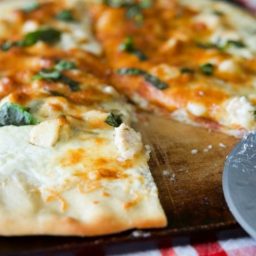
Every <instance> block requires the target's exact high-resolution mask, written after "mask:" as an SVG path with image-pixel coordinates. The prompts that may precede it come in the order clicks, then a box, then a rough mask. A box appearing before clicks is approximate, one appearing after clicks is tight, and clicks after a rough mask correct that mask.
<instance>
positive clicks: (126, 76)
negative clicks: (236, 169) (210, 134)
mask: <svg viewBox="0 0 256 256" xmlns="http://www.w3.org/2000/svg"><path fill="white" fill-rule="evenodd" d="M91 2H93V3H91V4H90V7H89V9H90V13H91V16H92V19H93V21H94V22H93V25H94V31H95V35H96V36H97V38H98V39H99V41H100V43H101V45H102V46H103V52H104V54H105V58H106V60H107V62H108V64H109V66H110V68H111V69H112V81H113V84H114V85H115V87H116V88H117V89H118V90H119V91H120V92H121V93H123V94H125V95H127V96H128V97H129V98H130V99H131V100H132V101H134V102H135V103H136V104H137V105H140V106H141V107H143V108H144V109H146V110H155V111H156V112H157V113H162V114H164V115H166V116H168V117H171V118H173V119H176V120H179V121H181V122H185V123H188V124H192V125H197V126H203V127H206V128H209V129H211V130H215V131H216V130H217V131H221V132H225V133H227V134H231V135H234V136H238V137H240V136H242V135H243V134H245V133H246V132H248V131H252V130H255V128H256V120H255V104H256V93H255V88H256V30H255V27H254V26H253V25H252V24H255V18H254V17H252V16H250V15H249V14H247V13H244V12H243V11H241V10H238V9H237V8H236V7H234V6H231V5H228V4H225V3H223V2H214V1H205V0H197V1H189V0H179V1H168V0H158V1H150V0H141V1H132V0H131V1H126V0H124V1H121V0H116V1H114V0H105V1H102V3H101V4H95V1H91Z"/></svg>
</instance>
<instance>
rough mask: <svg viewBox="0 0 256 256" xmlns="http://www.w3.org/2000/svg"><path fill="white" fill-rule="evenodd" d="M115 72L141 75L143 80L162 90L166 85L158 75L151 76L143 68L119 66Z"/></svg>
mask: <svg viewBox="0 0 256 256" xmlns="http://www.w3.org/2000/svg"><path fill="white" fill-rule="evenodd" d="M117 74H119V75H133V76H143V77H144V79H145V81H147V82H148V83H150V84H151V85H152V86H154V87H155V88H157V89H159V90H164V89H166V88H167V87H168V84H167V83H165V82H163V81H161V80H160V79H159V78H158V77H156V76H153V75H151V74H149V73H147V72H146V71H144V70H141V69H138V68H121V69H118V70H117Z"/></svg>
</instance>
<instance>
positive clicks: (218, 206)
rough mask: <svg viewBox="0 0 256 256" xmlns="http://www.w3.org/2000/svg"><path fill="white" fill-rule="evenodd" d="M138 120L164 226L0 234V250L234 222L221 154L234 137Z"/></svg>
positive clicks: (62, 246) (151, 118)
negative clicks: (91, 234)
mask: <svg viewBox="0 0 256 256" xmlns="http://www.w3.org/2000/svg"><path fill="white" fill-rule="evenodd" d="M138 120H139V122H138V124H137V129H138V130H140V131H141V133H142V135H143V139H144V142H145V143H146V144H149V145H150V146H151V148H152V153H151V160H150V167H151V171H152V174H153V176H154V179H155V181H156V184H157V186H158V189H159V195H160V200H161V203H162V205H163V207H164V210H165V212H166V215H167V216H168V222H169V225H168V227H167V228H165V229H159V230H149V231H145V232H137V231H128V232H124V233H122V234H116V235H112V236H105V237H97V238H58V237H23V238H0V254H1V253H2V254H3V255H5V254H6V253H21V252H44V253H46V251H58V250H71V249H74V250H78V249H79V248H83V247H87V246H88V247H89V246H99V245H106V244H111V243H121V242H127V241H134V240H135V241H136V240H139V241H140V240H142V239H160V238H164V237H170V236H174V235H179V234H188V233H191V232H202V231H209V230H216V229H220V228H226V227H230V226H232V225H234V224H235V222H234V219H233V218H232V216H231V214H230V213H229V211H228V209H227V206H226V204H225V201H224V197H223V193H222V186H221V178H222V171H223V165H224V161H225V158H226V156H227V155H228V153H229V152H230V151H231V149H232V147H233V146H234V144H235V143H237V141H238V140H237V139H235V138H233V137H230V136H227V135H224V134H219V133H216V132H210V131H208V130H206V129H203V128H198V127H192V126H188V125H185V124H181V123H178V122H175V121H172V120H169V119H165V118H163V117H157V116H155V115H152V114H146V113H140V114H138Z"/></svg>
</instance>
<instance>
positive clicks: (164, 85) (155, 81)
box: [144, 73, 168, 90]
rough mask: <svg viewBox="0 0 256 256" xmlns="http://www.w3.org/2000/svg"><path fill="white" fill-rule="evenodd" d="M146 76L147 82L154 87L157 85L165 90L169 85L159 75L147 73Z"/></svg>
mask: <svg viewBox="0 0 256 256" xmlns="http://www.w3.org/2000/svg"><path fill="white" fill-rule="evenodd" d="M144 78H145V80H146V81H147V82H149V83H150V84H152V85H153V86H154V87H156V88H157V89H159V90H164V89H166V88H167V87H168V85H167V83H165V82H163V81H161V80H160V79H159V78H158V77H156V76H153V75H151V74H148V73H147V74H145V75H144Z"/></svg>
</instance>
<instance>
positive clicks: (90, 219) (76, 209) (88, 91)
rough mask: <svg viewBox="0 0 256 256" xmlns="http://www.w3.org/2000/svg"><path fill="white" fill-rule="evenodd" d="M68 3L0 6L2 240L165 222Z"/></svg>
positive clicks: (79, 17)
mask: <svg viewBox="0 0 256 256" xmlns="http://www.w3.org/2000/svg"><path fill="white" fill-rule="evenodd" d="M73 2H74V1H73ZM73 5H74V4H72V5H70V3H68V4H67V3H64V1H63V2H62V1H42V2H29V4H26V5H24V1H22V3H21V1H19V2H18V1H17V2H16V1H15V2H14V1H7V3H6V4H5V3H1V6H0V10H1V14H0V17H1V20H0V141H1V143H0V184H1V186H0V198H1V200H0V234H1V235H5V236H13V235H39V234H40V235H42V234H43V235H46V234H47V235H76V236H77V235H79V236H94V235H105V234H110V233H115V232H121V231H123V230H127V229H132V228H158V227H164V226H165V225H166V217H165V214H164V212H163V209H162V207H161V204H160V202H159V199H158V192H157V188H156V185H155V183H154V181H153V178H152V176H151V174H150V171H149V167H148V164H147V161H148V158H149V152H148V150H147V149H146V148H145V147H144V146H143V144H142V139H141V135H140V134H139V133H137V132H136V131H135V130H133V129H132V128H131V126H130V125H131V121H132V120H131V119H132V116H133V115H132V109H131V107H130V106H129V105H128V104H127V103H126V102H125V100H124V98H123V97H121V96H120V95H119V94H118V93H117V92H116V91H115V90H114V89H113V88H112V87H111V86H109V85H107V84H106V83H105V81H104V80H102V77H101V76H102V75H103V72H102V70H103V67H102V63H101V62H99V60H98V59H96V58H95V57H94V56H93V55H91V54H89V53H87V52H86V51H90V52H93V53H96V54H97V53H99V51H100V48H99V46H98V44H97V43H96V42H95V40H94V39H93V37H92V36H91V34H90V32H89V31H88V29H86V28H87V25H86V24H88V23H87V22H88V21H87V18H86V17H85V20H84V12H83V8H82V6H83V5H80V4H79V2H78V3H77V2H75V5H74V6H73ZM13 9H15V11H13Z"/></svg>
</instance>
